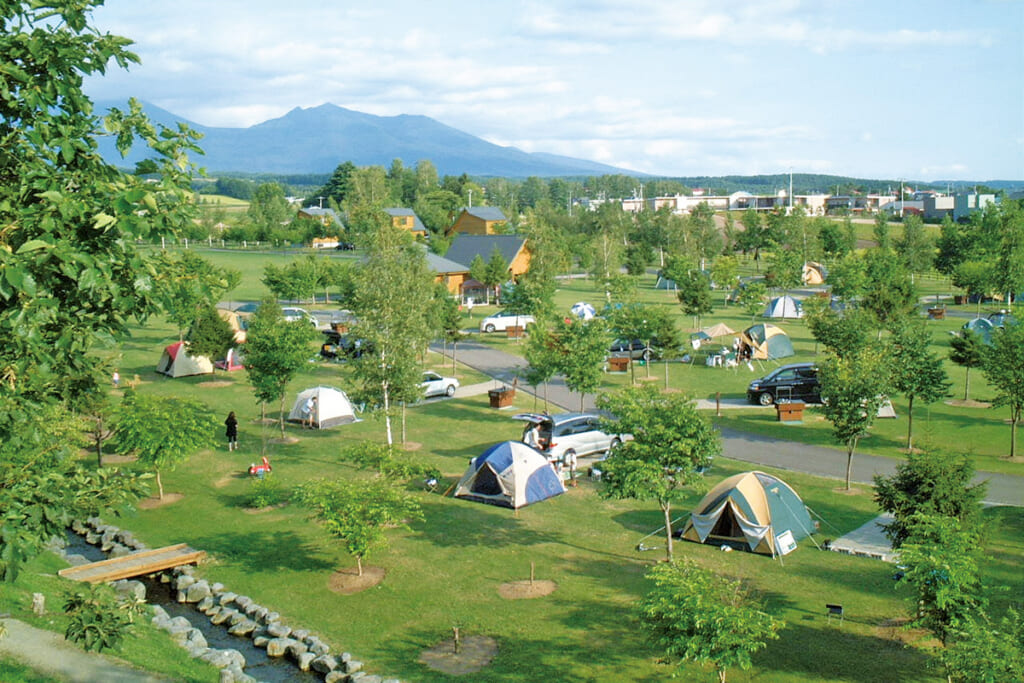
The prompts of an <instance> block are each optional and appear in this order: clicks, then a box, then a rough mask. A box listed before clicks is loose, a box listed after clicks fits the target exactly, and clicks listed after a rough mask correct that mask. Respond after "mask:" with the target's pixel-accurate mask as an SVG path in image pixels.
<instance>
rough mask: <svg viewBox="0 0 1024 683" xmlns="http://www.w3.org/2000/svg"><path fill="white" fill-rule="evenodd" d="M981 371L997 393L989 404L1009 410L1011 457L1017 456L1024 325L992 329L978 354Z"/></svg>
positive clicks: (1023, 406)
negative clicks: (987, 341)
mask: <svg viewBox="0 0 1024 683" xmlns="http://www.w3.org/2000/svg"><path fill="white" fill-rule="evenodd" d="M981 358H982V360H981V371H982V372H983V373H984V374H985V378H986V379H988V383H989V386H990V387H991V388H992V389H993V390H994V391H995V392H996V399H995V401H993V402H992V404H993V405H994V406H996V407H1001V406H1006V407H1007V408H1009V409H1010V457H1011V458H1013V457H1014V456H1016V455H1017V424H1018V423H1019V422H1020V418H1021V414H1022V413H1024V325H1008V326H1006V327H1003V328H999V329H996V330H993V332H992V345H991V346H989V347H987V348H985V350H984V352H983V353H982V356H981Z"/></svg>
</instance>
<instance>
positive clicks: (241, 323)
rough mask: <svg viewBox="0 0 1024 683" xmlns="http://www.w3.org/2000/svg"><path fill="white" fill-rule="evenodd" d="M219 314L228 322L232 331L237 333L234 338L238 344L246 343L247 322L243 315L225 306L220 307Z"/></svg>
mask: <svg viewBox="0 0 1024 683" xmlns="http://www.w3.org/2000/svg"><path fill="white" fill-rule="evenodd" d="M217 315H219V316H220V317H221V320H223V321H224V322H226V323H227V324H228V327H230V328H231V331H232V332H234V333H235V336H234V340H235V343H236V344H244V343H245V330H246V324H245V320H243V319H242V316H240V315H238V314H237V313H235V312H234V311H229V310H227V309H225V308H218V309H217Z"/></svg>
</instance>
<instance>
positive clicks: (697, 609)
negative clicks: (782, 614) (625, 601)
mask: <svg viewBox="0 0 1024 683" xmlns="http://www.w3.org/2000/svg"><path fill="white" fill-rule="evenodd" d="M646 578H647V579H648V580H650V581H653V582H654V588H653V589H652V590H651V591H650V592H649V593H648V594H647V595H646V596H644V598H643V599H641V600H640V602H639V603H638V605H637V611H638V613H639V616H640V623H641V624H642V625H643V627H644V630H645V631H646V632H647V634H648V636H649V638H650V639H651V641H652V642H653V643H654V644H655V645H656V646H658V647H659V648H661V649H662V650H663V651H664V652H665V654H667V655H668V656H669V657H672V658H673V659H675V660H677V661H678V663H679V664H680V665H681V664H683V663H684V662H695V663H697V664H711V665H712V666H714V667H715V671H716V672H717V673H718V680H719V681H720V683H725V681H726V673H727V672H728V670H729V669H733V668H739V669H742V670H747V669H750V667H751V666H752V662H751V656H752V655H753V654H754V653H755V652H757V651H759V650H763V649H764V648H765V647H767V646H768V641H771V640H776V639H778V637H779V634H778V632H779V631H780V630H781V629H783V628H784V627H785V625H786V624H785V622H784V621H781V620H779V619H776V618H775V617H773V616H772V615H770V614H768V613H767V612H765V611H764V608H763V607H762V606H761V604H760V602H759V601H758V600H757V599H756V598H755V597H754V596H753V595H751V594H750V592H749V591H748V590H747V589H746V588H744V586H743V584H742V583H740V582H739V581H734V580H732V579H728V578H725V577H722V576H719V575H718V574H716V573H715V572H713V571H711V570H708V569H704V568H702V567H699V566H698V565H697V564H695V563H693V562H689V561H686V562H683V563H681V564H672V563H669V564H660V565H656V566H655V567H653V568H652V569H651V570H650V571H648V572H647V575H646Z"/></svg>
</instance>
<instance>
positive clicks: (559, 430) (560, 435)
mask: <svg viewBox="0 0 1024 683" xmlns="http://www.w3.org/2000/svg"><path fill="white" fill-rule="evenodd" d="M605 417H607V416H605ZM601 418H602V415H600V414H598V413H561V414H558V415H546V414H539V413H521V414H519V415H515V416H513V419H515V420H522V421H524V422H526V423H527V425H526V429H525V430H523V441H524V442H525V443H530V441H531V440H533V438H534V435H531V433H530V432H531V431H532V430H534V429H536V430H537V432H535V436H536V439H537V440H538V442H539V444H538V446H535V448H537V450H539V451H540V452H541V453H543V454H544V455H545V456H547V459H548V460H551V461H553V462H562V461H563V459H564V458H565V456H566V454H568V453H570V452H571V453H575V454H576V455H577V456H579V457H583V456H588V455H605V454H607V453H609V452H611V451H613V450H614V449H615V448H616V447H617V446H618V445H619V444H621V443H622V442H623V441H629V440H631V439H632V438H633V437H632V435H630V434H606V433H605V432H603V431H601V429H600V428H599V426H598V423H599V421H600V420H601ZM531 445H533V444H531Z"/></svg>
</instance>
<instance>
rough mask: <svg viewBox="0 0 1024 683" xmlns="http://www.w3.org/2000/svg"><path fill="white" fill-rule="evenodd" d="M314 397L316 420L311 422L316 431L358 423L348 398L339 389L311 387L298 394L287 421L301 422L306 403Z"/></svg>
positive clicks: (303, 417)
mask: <svg viewBox="0 0 1024 683" xmlns="http://www.w3.org/2000/svg"><path fill="white" fill-rule="evenodd" d="M314 397H315V398H316V406H317V408H316V419H315V420H313V424H314V425H315V426H316V428H317V429H327V428H328V427H334V426H335V425H344V424H349V423H350V422H359V419H358V418H356V411H355V408H353V406H352V402H351V401H349V400H348V396H347V395H346V394H345V392H344V391H342V390H341V389H335V388H334V387H313V388H312V389H306V390H305V391H302V392H299V396H298V398H296V399H295V404H294V405H293V406H292V410H291V412H290V413H288V421H289V422H302V421H303V419H305V417H306V413H305V412H304V409H305V406H306V402H307V401H308V400H309V399H310V398H314Z"/></svg>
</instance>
